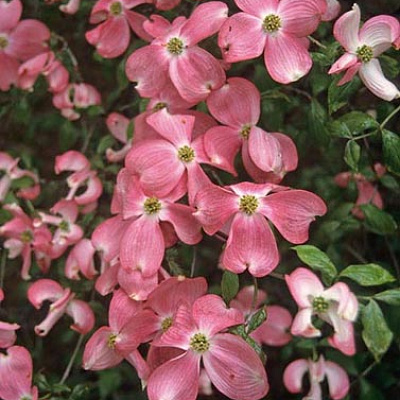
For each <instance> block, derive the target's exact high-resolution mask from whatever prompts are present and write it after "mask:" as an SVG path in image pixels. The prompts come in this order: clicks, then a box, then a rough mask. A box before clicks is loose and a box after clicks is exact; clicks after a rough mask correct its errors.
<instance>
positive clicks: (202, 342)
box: [190, 333, 210, 353]
mask: <svg viewBox="0 0 400 400" xmlns="http://www.w3.org/2000/svg"><path fill="white" fill-rule="evenodd" d="M190 348H191V349H192V350H193V351H195V352H196V353H205V352H206V351H207V350H208V349H209V348H210V342H209V341H208V339H207V338H206V335H204V334H203V333H195V334H194V335H193V336H192V337H191V338H190Z"/></svg>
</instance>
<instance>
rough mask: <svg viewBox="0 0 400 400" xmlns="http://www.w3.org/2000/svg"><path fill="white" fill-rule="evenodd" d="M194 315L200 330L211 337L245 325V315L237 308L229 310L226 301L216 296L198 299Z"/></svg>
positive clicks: (194, 306)
mask: <svg viewBox="0 0 400 400" xmlns="http://www.w3.org/2000/svg"><path fill="white" fill-rule="evenodd" d="M192 313H193V319H194V320H195V322H196V324H197V326H198V327H199V329H200V330H201V331H202V332H204V333H205V334H206V335H207V336H209V337H212V336H214V335H215V334H216V333H218V332H220V331H223V330H225V329H227V328H229V327H231V326H234V325H239V324H242V323H244V318H243V314H242V313H241V312H240V311H239V310H237V309H235V308H228V307H227V305H226V304H225V302H224V300H222V298H221V297H219V296H217V295H215V294H208V295H206V296H202V297H200V298H198V299H197V300H196V301H195V302H194V303H193V308H192Z"/></svg>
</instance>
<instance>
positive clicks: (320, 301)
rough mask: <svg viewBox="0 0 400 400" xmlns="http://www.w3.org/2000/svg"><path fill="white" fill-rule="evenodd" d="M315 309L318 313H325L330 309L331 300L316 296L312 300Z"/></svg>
mask: <svg viewBox="0 0 400 400" xmlns="http://www.w3.org/2000/svg"><path fill="white" fill-rule="evenodd" d="M312 307H313V310H314V311H315V312H317V313H324V312H327V311H328V308H329V302H327V301H326V300H325V299H324V298H323V297H321V296H318V297H314V299H313V302H312Z"/></svg>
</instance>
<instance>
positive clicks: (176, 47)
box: [167, 37, 183, 56]
mask: <svg viewBox="0 0 400 400" xmlns="http://www.w3.org/2000/svg"><path fill="white" fill-rule="evenodd" d="M167 50H168V51H169V52H170V53H171V54H174V55H176V56H178V55H179V54H182V52H183V42H182V40H181V39H179V38H177V37H174V38H172V39H170V40H169V42H168V43H167Z"/></svg>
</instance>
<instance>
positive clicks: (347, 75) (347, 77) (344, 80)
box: [337, 62, 361, 86]
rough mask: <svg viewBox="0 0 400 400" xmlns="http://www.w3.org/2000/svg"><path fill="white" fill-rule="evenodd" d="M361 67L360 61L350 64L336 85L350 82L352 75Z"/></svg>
mask: <svg viewBox="0 0 400 400" xmlns="http://www.w3.org/2000/svg"><path fill="white" fill-rule="evenodd" d="M360 67H361V63H360V62H357V63H356V64H354V65H353V66H351V67H350V68H349V69H348V70H347V71H346V73H345V74H344V75H343V77H342V78H341V79H340V81H339V82H338V83H337V85H338V86H342V85H344V84H346V83H348V82H350V81H351V80H352V79H353V78H354V76H355V75H356V74H357V72H358V71H359V69H360Z"/></svg>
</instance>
